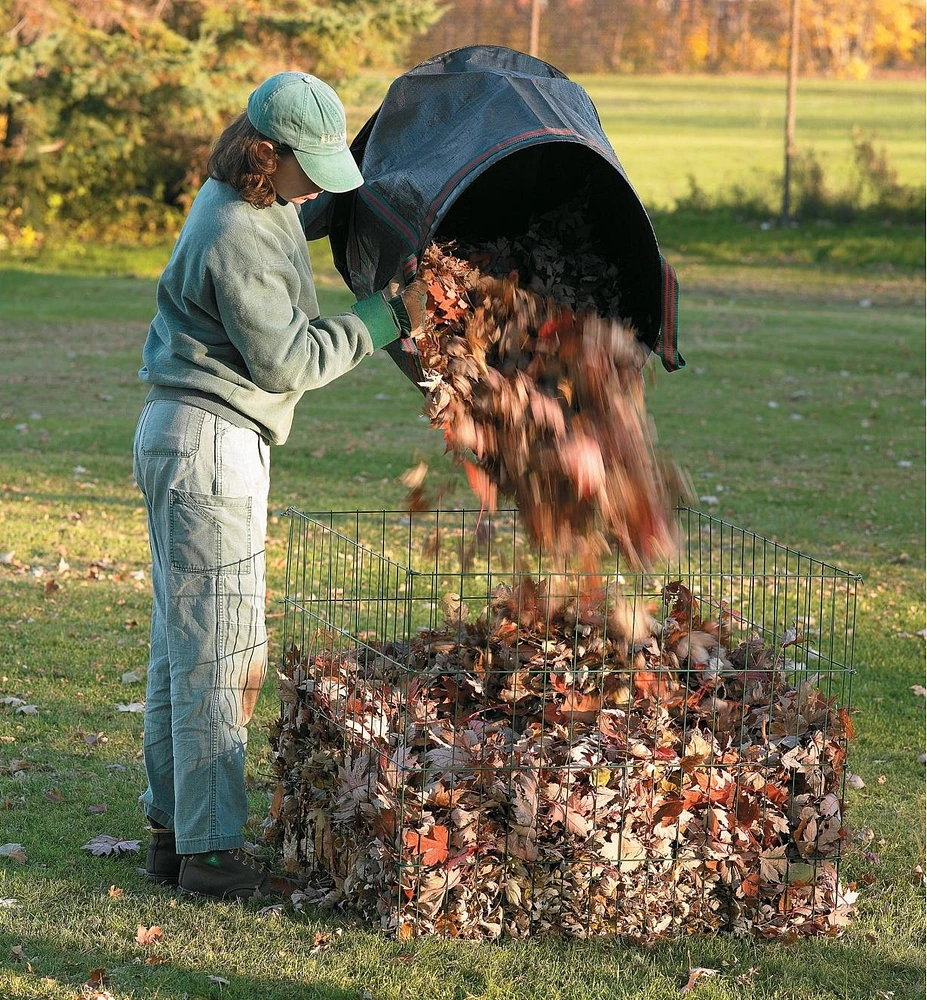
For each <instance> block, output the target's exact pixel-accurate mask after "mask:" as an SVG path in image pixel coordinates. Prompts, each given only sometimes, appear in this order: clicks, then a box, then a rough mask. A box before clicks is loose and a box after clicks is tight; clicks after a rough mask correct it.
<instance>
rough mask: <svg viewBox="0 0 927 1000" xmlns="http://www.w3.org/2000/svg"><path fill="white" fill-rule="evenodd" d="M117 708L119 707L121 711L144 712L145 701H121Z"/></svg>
mask: <svg viewBox="0 0 927 1000" xmlns="http://www.w3.org/2000/svg"><path fill="white" fill-rule="evenodd" d="M116 708H118V709H119V711H120V712H144V711H145V703H144V702H143V701H133V702H130V703H129V704H128V705H125V704H123V703H122V702H119V703H118V704H117V705H116Z"/></svg>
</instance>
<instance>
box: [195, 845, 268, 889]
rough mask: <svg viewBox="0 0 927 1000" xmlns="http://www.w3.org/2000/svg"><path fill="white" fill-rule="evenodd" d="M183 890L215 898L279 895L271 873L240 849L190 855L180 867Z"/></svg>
mask: <svg viewBox="0 0 927 1000" xmlns="http://www.w3.org/2000/svg"><path fill="white" fill-rule="evenodd" d="M179 884H180V888H181V889H182V890H183V891H184V892H189V893H192V894H193V895H196V896H212V897H213V898H214V899H259V898H261V897H270V896H277V895H278V891H277V889H276V888H275V886H274V883H273V881H272V880H271V875H270V872H269V871H267V869H266V868H264V866H263V865H262V864H261V863H260V862H259V861H258V860H257V859H256V858H255V857H254V856H253V855H251V854H248V852H247V851H244V850H242V849H240V848H237V849H235V850H230V851H209V852H207V853H205V854H189V855H187V856H185V857H184V859H183V862H182V863H181V866H180V882H179Z"/></svg>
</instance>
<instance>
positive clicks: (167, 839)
mask: <svg viewBox="0 0 927 1000" xmlns="http://www.w3.org/2000/svg"><path fill="white" fill-rule="evenodd" d="M182 860H183V858H182V856H181V855H179V854H178V853H177V845H176V844H175V842H174V831H173V830H165V829H164V828H163V827H156V826H153V827H152V828H151V840H149V841H148V855H147V857H146V858H145V867H144V868H143V869H142V871H144V873H145V875H146V876H147V877H148V878H150V879H151V881H152V882H160V883H161V884H162V885H176V884H177V879H178V878H179V877H180V864H181V861H182Z"/></svg>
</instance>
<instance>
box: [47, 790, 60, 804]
mask: <svg viewBox="0 0 927 1000" xmlns="http://www.w3.org/2000/svg"><path fill="white" fill-rule="evenodd" d="M45 798H46V799H48V801H49V802H53V803H54V804H55V805H56V806H57V805H61V803H62V802H64V796H63V795H62V794H61V791H60V790H59V789H57V788H46V789H45Z"/></svg>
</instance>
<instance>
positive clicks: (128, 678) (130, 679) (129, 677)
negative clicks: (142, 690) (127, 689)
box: [120, 670, 142, 684]
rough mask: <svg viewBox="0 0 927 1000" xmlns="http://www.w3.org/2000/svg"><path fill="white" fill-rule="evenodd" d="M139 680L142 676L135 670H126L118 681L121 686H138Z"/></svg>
mask: <svg viewBox="0 0 927 1000" xmlns="http://www.w3.org/2000/svg"><path fill="white" fill-rule="evenodd" d="M141 679H142V675H141V674H140V673H139V672H138V671H137V670H127V671H126V672H125V673H124V674H123V675H122V677H120V681H121V682H122V683H123V684H138V682H139V681H140V680H141Z"/></svg>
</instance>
